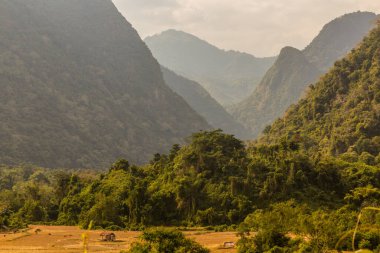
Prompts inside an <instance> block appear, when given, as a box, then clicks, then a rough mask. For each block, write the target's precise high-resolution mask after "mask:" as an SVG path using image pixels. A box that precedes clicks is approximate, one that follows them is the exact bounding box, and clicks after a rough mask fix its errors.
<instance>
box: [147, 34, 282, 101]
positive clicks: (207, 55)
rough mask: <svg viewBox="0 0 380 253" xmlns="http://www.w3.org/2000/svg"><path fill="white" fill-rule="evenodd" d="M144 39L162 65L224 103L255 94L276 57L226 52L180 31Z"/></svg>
mask: <svg viewBox="0 0 380 253" xmlns="http://www.w3.org/2000/svg"><path fill="white" fill-rule="evenodd" d="M144 41H145V43H146V44H147V45H148V47H149V48H150V50H151V51H152V53H153V55H154V57H155V58H156V59H157V60H158V62H159V63H160V64H161V65H163V66H165V67H167V68H169V69H171V70H172V71H174V72H175V73H177V74H179V75H181V76H183V77H186V78H188V79H190V80H194V81H196V82H198V83H199V84H201V85H202V86H203V87H204V88H205V89H206V90H207V91H208V92H209V93H210V95H211V96H212V97H213V98H215V99H216V100H217V101H218V102H219V103H220V104H221V105H223V106H228V105H232V104H236V103H238V102H240V101H241V100H243V99H244V98H246V97H247V96H248V95H249V94H250V93H252V92H253V90H254V88H255V86H256V85H257V84H258V83H259V82H260V80H261V78H262V77H263V76H264V74H265V72H266V71H267V70H268V69H269V68H270V66H271V65H272V64H273V62H274V61H275V59H276V58H275V57H268V58H257V57H254V56H252V55H250V54H247V53H241V52H237V51H225V50H222V49H219V48H217V47H215V46H213V45H211V44H210V43H208V42H206V41H204V40H201V39H199V38H197V37H196V36H194V35H191V34H188V33H185V32H182V31H177V30H168V31H164V32H162V33H160V34H157V35H154V36H150V37H147V38H146V39H145V40H144ZM247 94H248V95H247Z"/></svg>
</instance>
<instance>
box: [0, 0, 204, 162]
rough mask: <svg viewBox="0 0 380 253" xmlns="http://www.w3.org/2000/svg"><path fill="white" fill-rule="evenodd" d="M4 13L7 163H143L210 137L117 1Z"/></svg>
mask: <svg viewBox="0 0 380 253" xmlns="http://www.w3.org/2000/svg"><path fill="white" fill-rule="evenodd" d="M0 5H1V8H0V24H1V25H0V38H1V40H0V89H1V93H0V101H1V103H0V118H1V122H0V163H3V164H18V163H24V162H25V163H33V164H36V165H41V166H45V167H105V166H107V165H108V164H109V163H110V162H111V161H113V160H115V159H116V158H118V157H127V158H129V159H130V160H131V161H133V162H143V161H147V160H148V158H149V157H150V156H151V154H152V153H155V152H162V151H165V150H167V149H168V148H169V147H170V146H171V145H172V144H173V143H178V142H182V138H183V137H185V136H188V135H189V134H190V133H192V132H194V131H198V130H200V129H206V128H209V125H208V124H207V123H206V121H205V120H204V119H203V118H202V117H201V116H199V115H198V114H197V113H196V112H195V111H194V110H192V109H191V108H190V106H188V104H187V103H186V102H185V101H184V100H183V99H182V98H181V97H180V96H178V95H177V94H175V93H174V92H172V91H171V89H170V88H169V87H167V86H166V85H165V83H164V80H163V77H162V73H161V71H160V66H159V64H158V63H157V61H156V60H155V59H154V58H153V56H152V55H151V53H150V51H149V49H148V48H147V47H146V46H145V44H144V43H143V41H142V40H141V39H140V37H139V36H138V34H137V32H136V31H135V30H134V29H133V28H132V26H131V25H130V24H129V23H128V22H127V21H126V20H125V19H124V17H123V16H122V15H121V14H120V13H119V12H118V11H117V9H116V8H115V6H114V5H113V4H112V2H111V1H110V0H81V1H76V0H54V1H49V0H33V1H28V0H1V1H0Z"/></svg>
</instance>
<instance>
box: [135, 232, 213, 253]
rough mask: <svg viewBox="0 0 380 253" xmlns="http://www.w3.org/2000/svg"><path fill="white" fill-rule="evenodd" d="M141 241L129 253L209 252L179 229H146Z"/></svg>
mask: <svg viewBox="0 0 380 253" xmlns="http://www.w3.org/2000/svg"><path fill="white" fill-rule="evenodd" d="M141 241H142V242H139V243H135V244H133V245H132V248H131V249H130V250H129V253H149V252H155V253H209V252H210V251H209V250H208V249H206V248H203V247H202V246H201V245H200V244H198V243H196V242H194V241H192V240H190V239H187V238H185V236H184V234H183V233H181V232H180V231H177V230H170V229H163V228H160V229H154V230H146V231H144V233H143V235H142V236H141Z"/></svg>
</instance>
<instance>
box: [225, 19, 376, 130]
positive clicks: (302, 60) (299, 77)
mask: <svg viewBox="0 0 380 253" xmlns="http://www.w3.org/2000/svg"><path fill="white" fill-rule="evenodd" d="M376 17H377V16H376V14H374V13H370V12H356V13H351V14H346V15H344V16H342V17H340V18H337V19H335V20H333V21H332V22H330V23H328V24H327V25H325V26H324V27H323V29H322V31H321V32H320V33H319V35H318V36H317V37H316V38H315V39H314V40H313V41H312V43H311V44H310V45H309V46H307V47H306V48H305V49H304V50H303V51H299V50H297V49H294V48H293V49H292V48H289V47H286V48H284V49H283V50H282V52H281V54H280V56H279V57H278V59H277V60H276V62H275V63H274V65H273V66H272V67H271V68H270V69H269V70H268V72H267V73H266V74H265V76H264V78H263V80H262V81H261V82H260V84H259V85H258V86H257V88H256V89H255V91H254V92H253V93H252V94H251V95H250V96H249V97H248V98H247V99H245V100H244V101H242V102H240V103H239V104H237V105H235V106H232V107H230V108H229V111H230V112H231V113H232V114H233V116H234V118H235V119H237V120H238V121H239V122H241V123H242V124H243V125H245V126H246V127H247V128H250V129H251V131H252V132H253V135H254V136H258V135H259V134H260V133H261V132H262V131H263V130H264V128H265V127H266V126H267V125H270V124H271V123H273V121H274V120H275V119H276V118H278V117H280V116H281V115H283V114H284V112H285V111H286V109H287V108H288V107H289V106H290V105H291V104H293V103H296V102H297V101H298V100H299V99H300V98H301V97H302V94H304V93H305V91H306V89H307V87H308V86H309V85H310V84H311V83H314V82H316V81H317V80H318V77H319V76H320V75H321V74H324V73H326V72H327V70H328V69H329V68H330V67H331V66H332V65H333V63H334V62H335V61H336V60H338V59H340V58H342V57H343V56H344V55H346V54H347V53H348V52H349V51H350V50H351V49H352V48H354V47H355V46H356V45H357V44H358V43H359V42H360V41H361V40H362V39H363V37H364V36H365V35H366V34H368V32H369V31H370V30H371V29H372V28H373V27H374V24H375V20H376Z"/></svg>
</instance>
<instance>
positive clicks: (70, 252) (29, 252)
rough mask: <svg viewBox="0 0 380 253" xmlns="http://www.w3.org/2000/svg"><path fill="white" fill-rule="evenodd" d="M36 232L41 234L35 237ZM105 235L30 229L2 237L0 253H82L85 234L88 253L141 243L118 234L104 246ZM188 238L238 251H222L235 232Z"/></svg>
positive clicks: (193, 234) (53, 228)
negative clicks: (113, 240) (102, 236)
mask: <svg viewBox="0 0 380 253" xmlns="http://www.w3.org/2000/svg"><path fill="white" fill-rule="evenodd" d="M36 229H40V230H41V232H38V233H37V234H36V233H35V231H36ZM101 232H102V231H84V230H81V229H79V228H78V227H65V226H31V227H30V229H29V230H27V231H24V232H20V233H15V234H1V233H0V253H8V252H13V253H37V252H44V253H61V252H62V253H63V252H64V253H82V252H83V242H82V234H83V233H87V234H88V236H89V253H91V252H105V253H119V252H120V251H121V250H126V249H128V248H129V247H130V245H131V243H133V242H134V241H136V240H138V237H139V235H140V233H139V232H124V231H117V232H114V233H115V234H116V239H117V241H116V242H102V241H101V240H100V236H99V235H100V233H101ZM184 233H185V234H186V236H187V237H189V238H192V239H194V240H195V241H197V242H199V243H200V244H202V245H203V246H205V247H207V248H209V249H210V250H211V252H213V253H214V252H215V253H233V252H236V250H235V249H220V247H221V245H222V244H223V243H224V242H228V241H232V242H236V241H237V240H238V238H237V237H236V234H235V233H233V232H220V233H214V232H200V231H186V232H184Z"/></svg>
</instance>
